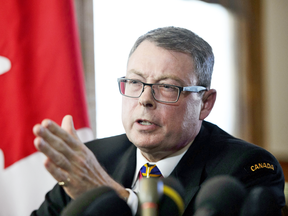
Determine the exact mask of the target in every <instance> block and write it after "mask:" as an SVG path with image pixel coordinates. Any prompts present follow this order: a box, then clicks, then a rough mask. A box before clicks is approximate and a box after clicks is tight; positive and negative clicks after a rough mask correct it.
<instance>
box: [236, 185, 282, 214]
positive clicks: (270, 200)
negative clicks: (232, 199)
mask: <svg viewBox="0 0 288 216" xmlns="http://www.w3.org/2000/svg"><path fill="white" fill-rule="evenodd" d="M276 200H277V199H276V196H275V194H274V193H273V192H272V191H271V190H270V189H269V188H266V187H255V188H254V189H252V190H251V191H250V193H249V194H248V196H247V198H246V200H245V201H244V203H243V206H242V209H241V213H240V216H281V209H280V207H279V206H278V205H277V201H276Z"/></svg>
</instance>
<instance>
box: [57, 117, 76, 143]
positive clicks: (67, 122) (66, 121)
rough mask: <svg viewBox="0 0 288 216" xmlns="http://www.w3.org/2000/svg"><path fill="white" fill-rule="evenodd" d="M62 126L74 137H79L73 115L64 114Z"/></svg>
mask: <svg viewBox="0 0 288 216" xmlns="http://www.w3.org/2000/svg"><path fill="white" fill-rule="evenodd" d="M61 128H62V129H64V130H65V131H67V132H68V133H69V134H70V135H71V136H72V137H73V138H75V139H79V138H78V136H77V133H76V130H75V128H74V123H73V118H72V116H71V115H66V116H64V118H63V120H62V124H61Z"/></svg>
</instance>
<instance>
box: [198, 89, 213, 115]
mask: <svg viewBox="0 0 288 216" xmlns="http://www.w3.org/2000/svg"><path fill="white" fill-rule="evenodd" d="M216 94H217V93H216V90H215V89H210V90H208V91H206V92H205V93H204V95H203V97H202V108H201V111H200V117H199V119H200V120H204V119H205V118H206V117H207V116H208V115H209V114H210V112H211V110H212V108H213V106H214V103H215V101H216Z"/></svg>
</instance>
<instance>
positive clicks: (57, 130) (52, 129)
mask: <svg viewBox="0 0 288 216" xmlns="http://www.w3.org/2000/svg"><path fill="white" fill-rule="evenodd" d="M65 117H66V118H65ZM65 117H64V119H63V121H62V125H64V128H61V127H60V126H59V125H57V124H56V123H55V122H53V121H51V120H49V119H45V120H43V121H42V123H41V125H39V124H38V125H35V126H34V128H33V132H34V134H35V136H40V137H42V138H43V139H44V140H45V141H47V142H48V143H50V144H53V143H54V144H55V145H56V144H59V143H60V142H61V140H62V141H63V142H64V143H66V144H67V145H68V146H70V147H71V148H77V147H78V146H79V143H80V140H79V139H78V137H77V135H76V130H75V129H74V126H73V121H72V117H71V118H69V116H65ZM66 129H67V130H68V131H66ZM54 147H56V148H57V146H54Z"/></svg>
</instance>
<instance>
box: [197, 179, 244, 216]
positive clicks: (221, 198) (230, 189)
mask: <svg viewBox="0 0 288 216" xmlns="http://www.w3.org/2000/svg"><path fill="white" fill-rule="evenodd" d="M245 195H246V190H245V188H244V186H243V185H242V184H241V183H240V182H239V181H238V180H237V179H235V178H233V177H230V176H226V175H224V176H223V175H220V176H216V177H213V178H211V179H209V180H207V181H206V182H204V183H203V187H202V188H201V189H200V191H199V193H198V195H197V197H196V200H195V209H196V212H195V214H194V216H216V215H217V216H236V215H239V212H240V209H241V206H242V203H243V201H244V198H245Z"/></svg>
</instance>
